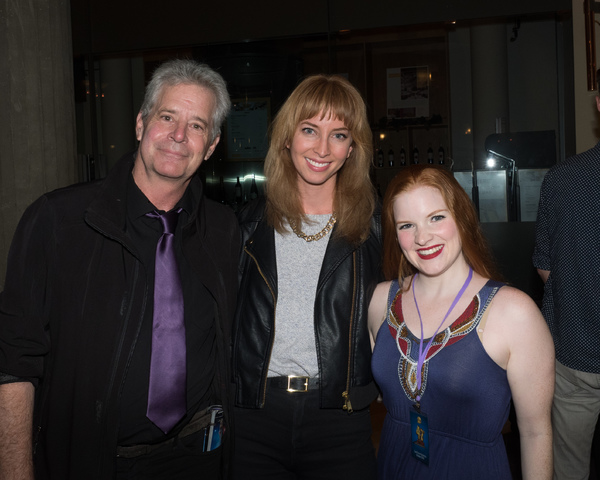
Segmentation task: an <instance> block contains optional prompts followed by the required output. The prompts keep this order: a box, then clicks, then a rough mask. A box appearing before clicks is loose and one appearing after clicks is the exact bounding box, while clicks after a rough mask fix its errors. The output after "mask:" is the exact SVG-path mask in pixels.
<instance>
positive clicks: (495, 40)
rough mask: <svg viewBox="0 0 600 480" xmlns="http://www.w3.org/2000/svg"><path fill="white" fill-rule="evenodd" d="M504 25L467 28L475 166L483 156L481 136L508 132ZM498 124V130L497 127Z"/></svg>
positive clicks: (506, 54)
mask: <svg viewBox="0 0 600 480" xmlns="http://www.w3.org/2000/svg"><path fill="white" fill-rule="evenodd" d="M506 42H507V33H506V25H505V24H486V25H478V26H474V27H472V28H471V79H472V87H473V154H474V160H475V165H481V162H482V161H483V159H484V158H485V148H484V145H485V139H486V138H487V136H488V135H491V134H492V133H505V132H508V131H509V128H510V127H509V125H508V114H509V107H508V105H509V104H508V52H507V47H506ZM500 124H501V126H502V128H501V131H498V130H499V128H498V126H499V125H500Z"/></svg>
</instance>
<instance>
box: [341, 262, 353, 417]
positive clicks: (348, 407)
mask: <svg viewBox="0 0 600 480" xmlns="http://www.w3.org/2000/svg"><path fill="white" fill-rule="evenodd" d="M352 270H353V272H352V273H353V288H352V310H351V311H350V329H349V331H348V370H347V373H346V391H345V392H343V393H342V397H343V398H344V406H343V407H342V408H343V409H344V410H346V412H348V413H352V412H353V410H352V403H351V402H350V370H351V364H352V331H353V329H354V308H355V305H356V251H355V252H353V253H352Z"/></svg>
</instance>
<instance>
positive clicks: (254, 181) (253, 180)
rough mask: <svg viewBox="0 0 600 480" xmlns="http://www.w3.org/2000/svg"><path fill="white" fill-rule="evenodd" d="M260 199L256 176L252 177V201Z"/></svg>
mask: <svg viewBox="0 0 600 480" xmlns="http://www.w3.org/2000/svg"><path fill="white" fill-rule="evenodd" d="M257 197H258V188H257V186H256V175H252V183H251V184H250V200H254V199H255V198H257Z"/></svg>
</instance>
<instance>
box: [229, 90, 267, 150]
mask: <svg viewBox="0 0 600 480" xmlns="http://www.w3.org/2000/svg"><path fill="white" fill-rule="evenodd" d="M270 107H271V101H270V99H269V98H267V97H265V98H245V99H234V100H232V108H231V113H230V114H229V116H228V117H227V159H228V160H264V158H265V157H266V155H267V150H268V149H269V141H268V138H267V131H268V128H269V123H270V121H271V108H270Z"/></svg>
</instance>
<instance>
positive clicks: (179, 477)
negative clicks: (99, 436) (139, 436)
mask: <svg viewBox="0 0 600 480" xmlns="http://www.w3.org/2000/svg"><path fill="white" fill-rule="evenodd" d="M203 443H204V432H203V431H199V432H197V433H194V434H192V435H189V436H187V437H185V438H178V439H176V441H175V443H173V444H172V445H167V446H165V447H161V448H159V449H157V450H155V451H153V452H151V453H149V454H147V455H141V456H139V457H134V458H117V459H116V461H117V474H116V477H115V478H116V480H199V479H202V480H219V479H221V452H222V450H223V448H222V447H220V448H218V449H216V450H213V451H212V452H203V451H202V444H203Z"/></svg>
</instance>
